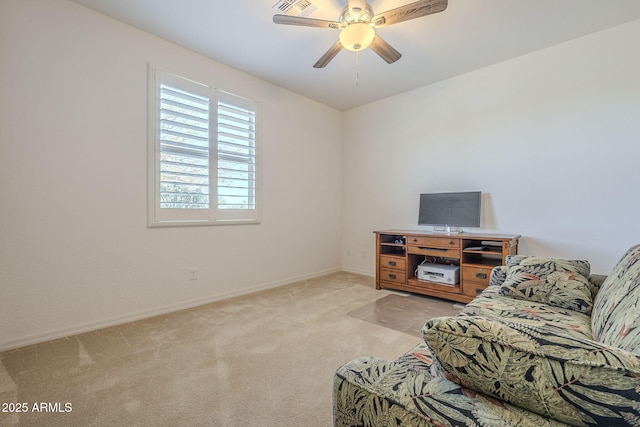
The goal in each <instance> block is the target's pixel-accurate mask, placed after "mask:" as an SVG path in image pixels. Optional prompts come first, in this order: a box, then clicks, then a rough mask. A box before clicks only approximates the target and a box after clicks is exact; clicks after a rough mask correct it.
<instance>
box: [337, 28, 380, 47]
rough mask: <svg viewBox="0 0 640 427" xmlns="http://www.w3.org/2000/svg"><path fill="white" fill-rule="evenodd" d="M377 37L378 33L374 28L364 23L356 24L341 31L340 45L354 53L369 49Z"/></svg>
mask: <svg viewBox="0 0 640 427" xmlns="http://www.w3.org/2000/svg"><path fill="white" fill-rule="evenodd" d="M375 37H376V32H375V30H374V29H373V27H371V26H369V25H368V24H365V23H364V22H354V23H352V24H349V25H347V26H346V27H345V28H343V29H342V31H340V43H342V46H343V47H344V48H345V49H347V50H350V51H352V52H358V51H360V50H364V49H366V48H368V47H369V46H370V45H371V43H373V39H375Z"/></svg>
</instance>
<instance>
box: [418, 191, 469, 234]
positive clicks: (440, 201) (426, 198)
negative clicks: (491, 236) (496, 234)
mask: <svg viewBox="0 0 640 427" xmlns="http://www.w3.org/2000/svg"><path fill="white" fill-rule="evenodd" d="M480 196H481V193H480V191H467V192H463V193H425V194H420V210H419V213H418V225H449V226H455V227H480V205H481V202H480Z"/></svg>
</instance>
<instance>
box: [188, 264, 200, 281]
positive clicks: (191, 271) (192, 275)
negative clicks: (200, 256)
mask: <svg viewBox="0 0 640 427" xmlns="http://www.w3.org/2000/svg"><path fill="white" fill-rule="evenodd" d="M197 279H198V269H197V268H196V267H191V268H190V269H189V280H197Z"/></svg>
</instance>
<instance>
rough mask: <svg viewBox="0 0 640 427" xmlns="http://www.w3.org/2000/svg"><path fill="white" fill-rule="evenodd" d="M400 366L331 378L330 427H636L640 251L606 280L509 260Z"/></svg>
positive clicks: (574, 269) (360, 368) (430, 329)
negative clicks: (332, 425)
mask: <svg viewBox="0 0 640 427" xmlns="http://www.w3.org/2000/svg"><path fill="white" fill-rule="evenodd" d="M506 264H507V265H506V266H501V267H496V268H495V269H494V270H493V272H492V274H491V285H490V286H489V287H488V288H487V289H486V290H485V291H484V292H483V293H482V294H481V295H479V296H478V297H477V298H476V299H474V300H473V301H472V302H471V303H469V304H468V305H467V306H466V307H465V309H464V310H463V311H462V313H460V314H459V315H458V316H455V317H440V318H435V319H431V320H429V321H428V322H427V323H426V325H425V326H424V329H423V335H424V343H422V344H420V345H418V346H417V347H415V348H414V349H412V350H411V351H409V352H408V353H406V354H405V355H404V356H402V357H400V358H399V359H398V360H395V361H387V360H382V359H378V358H373V357H366V358H359V359H356V360H353V361H351V362H349V363H347V364H346V365H344V366H342V367H340V368H339V369H338V371H337V372H336V375H335V377H334V390H333V404H334V424H335V426H339V427H342V426H491V427H495V426H536V427H539V426H565V425H572V426H588V425H597V426H622V425H632V426H640V318H639V317H640V245H638V246H635V247H633V248H631V249H629V251H628V252H627V253H626V254H625V255H624V257H623V258H622V259H621V260H620V262H619V263H618V264H617V265H616V267H615V268H614V269H613V271H612V272H611V274H610V275H609V276H606V277H605V276H600V275H591V274H590V271H589V270H590V266H589V263H588V262H586V261H569V260H558V259H543V258H539V257H528V256H521V255H518V256H511V257H508V258H507V262H506Z"/></svg>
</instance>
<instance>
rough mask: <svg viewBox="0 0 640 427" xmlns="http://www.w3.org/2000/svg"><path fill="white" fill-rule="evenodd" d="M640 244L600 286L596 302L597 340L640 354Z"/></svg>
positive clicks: (593, 317) (595, 333)
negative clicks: (639, 307)
mask: <svg viewBox="0 0 640 427" xmlns="http://www.w3.org/2000/svg"><path fill="white" fill-rule="evenodd" d="M639 305H640V245H638V246H634V247H632V248H631V249H629V250H628V251H627V253H626V254H625V255H624V256H623V257H622V259H621V260H620V262H618V264H617V265H616V266H615V267H614V268H613V271H612V272H611V274H609V276H607V278H606V279H605V281H604V283H603V284H602V286H601V287H600V291H599V292H598V294H597V295H596V298H595V300H594V305H593V313H592V317H591V328H592V331H593V337H594V339H595V340H597V341H600V342H602V343H604V344H607V345H611V346H614V347H620V348H622V349H625V350H627V351H630V352H632V353H635V354H637V355H640V311H639V309H638V306H639Z"/></svg>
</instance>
